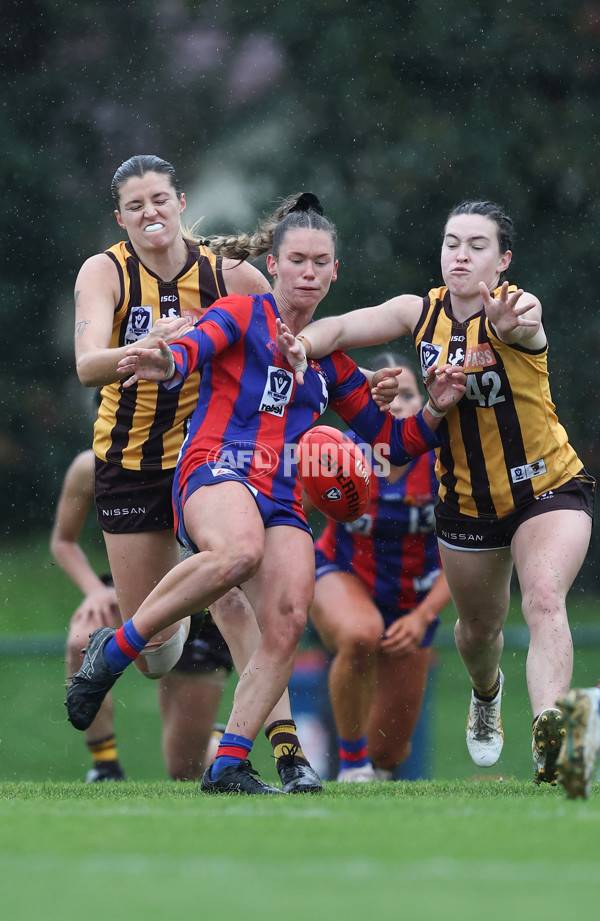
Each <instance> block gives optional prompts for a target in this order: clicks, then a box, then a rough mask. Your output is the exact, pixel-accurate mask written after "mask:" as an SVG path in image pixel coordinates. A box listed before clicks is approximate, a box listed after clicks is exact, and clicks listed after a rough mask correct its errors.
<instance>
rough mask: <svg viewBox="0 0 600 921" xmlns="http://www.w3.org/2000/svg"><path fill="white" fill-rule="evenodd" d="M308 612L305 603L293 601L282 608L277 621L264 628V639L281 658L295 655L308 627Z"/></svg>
mask: <svg viewBox="0 0 600 921" xmlns="http://www.w3.org/2000/svg"><path fill="white" fill-rule="evenodd" d="M307 620H308V612H307V610H306V606H305V605H295V604H293V603H290V604H287V605H285V606H284V607H283V608H282V609H281V610H280V616H279V617H278V618H277V619H276V621H275V622H273V623H271V624H269V626H268V627H267V628H266V629H265V630H263V634H262V635H263V640H264V642H265V644H267V645H268V646H269V647H270V648H271V649H272V650H273V651H274V652H275V654H276V655H277V656H278V657H279V658H284V659H287V658H289V657H290V656H291V655H294V653H295V652H296V649H297V648H298V644H299V643H300V640H301V638H302V634H303V633H304V630H305V629H306V622H307Z"/></svg>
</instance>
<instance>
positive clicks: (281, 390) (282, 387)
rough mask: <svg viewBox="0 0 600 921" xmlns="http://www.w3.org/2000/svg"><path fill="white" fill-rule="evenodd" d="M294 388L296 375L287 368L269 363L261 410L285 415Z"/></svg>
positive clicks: (274, 414) (276, 414)
mask: <svg viewBox="0 0 600 921" xmlns="http://www.w3.org/2000/svg"><path fill="white" fill-rule="evenodd" d="M293 389H294V375H293V374H292V372H291V371H286V369H285V368H276V367H275V366H274V365H269V368H268V371H267V381H266V383H265V389H264V390H263V395H262V398H261V401H260V410H259V411H260V412H261V413H271V414H272V415H273V416H283V413H284V410H285V407H286V406H287V404H288V403H289V402H290V398H291V396H292V390H293Z"/></svg>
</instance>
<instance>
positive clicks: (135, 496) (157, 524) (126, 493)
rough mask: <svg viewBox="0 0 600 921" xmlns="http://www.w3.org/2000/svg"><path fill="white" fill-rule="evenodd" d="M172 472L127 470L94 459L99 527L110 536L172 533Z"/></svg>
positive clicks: (95, 494)
mask: <svg viewBox="0 0 600 921" xmlns="http://www.w3.org/2000/svg"><path fill="white" fill-rule="evenodd" d="M174 473H175V471H174V470H126V469H125V468H124V467H120V466H119V465H118V464H110V463H108V462H107V461H101V460H99V459H98V458H96V475H95V479H94V498H95V500H96V511H97V514H98V524H99V525H100V527H101V528H102V530H103V531H107V532H108V533H109V534H141V533H143V532H145V531H166V530H173V500H172V498H171V491H172V488H173V475H174Z"/></svg>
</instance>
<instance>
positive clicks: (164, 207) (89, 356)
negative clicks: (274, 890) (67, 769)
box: [75, 155, 321, 792]
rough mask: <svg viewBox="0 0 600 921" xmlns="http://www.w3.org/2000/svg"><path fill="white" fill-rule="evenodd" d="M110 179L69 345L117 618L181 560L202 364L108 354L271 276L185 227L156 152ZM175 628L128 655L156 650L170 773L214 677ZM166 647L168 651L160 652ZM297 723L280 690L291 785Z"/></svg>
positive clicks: (174, 188)
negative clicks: (187, 444) (127, 384)
mask: <svg viewBox="0 0 600 921" xmlns="http://www.w3.org/2000/svg"><path fill="white" fill-rule="evenodd" d="M111 190H112V196H113V200H114V205H115V212H114V213H115V217H116V220H117V224H118V225H119V227H121V228H122V230H123V231H124V232H125V233H126V235H127V239H126V240H123V241H121V242H119V243H117V244H115V245H114V246H111V247H110V248H109V249H108V250H106V251H105V252H103V253H98V254H96V255H94V256H92V257H91V258H89V259H88V260H87V261H86V262H85V263H84V265H83V266H82V268H81V270H80V272H79V274H78V276H77V281H76V285H75V312H76V319H75V349H76V359H77V373H78V375H79V378H80V380H81V382H82V383H83V384H85V385H86V386H88V387H100V388H101V403H100V407H99V411H98V418H97V421H96V424H95V427H94V442H93V448H94V453H95V500H96V506H97V512H98V522H99V524H100V526H101V528H102V530H103V532H104V538H105V543H106V549H107V553H108V558H109V562H110V569H111V573H112V577H113V580H114V584H115V588H116V592H117V596H118V602H119V608H120V612H121V616H122V618H123V620H127V619H128V618H130V617H131V616H132V614H133V613H134V612H135V611H136V610H137V608H138V607H139V606H140V605H141V603H142V601H143V600H144V598H146V596H147V595H148V594H149V593H150V592H151V590H152V589H153V588H154V586H155V585H156V584H157V583H158V582H160V580H161V578H162V577H163V576H165V575H166V574H167V573H168V572H169V571H170V570H171V569H173V567H174V566H176V565H177V564H178V563H179V560H180V548H179V545H178V543H177V540H176V538H175V533H174V529H173V507H172V501H171V489H172V484H173V475H174V471H175V465H176V462H177V456H178V454H179V450H180V448H181V445H182V442H183V438H184V434H185V431H184V430H185V425H186V419H187V417H188V416H189V415H190V414H191V412H192V410H193V409H194V407H195V406H196V403H197V400H198V389H199V382H200V375H199V373H198V372H196V373H194V374H192V375H190V377H189V378H188V379H187V380H186V382H185V384H184V386H183V387H182V388H181V390H180V391H179V392H178V393H168V392H167V391H165V390H162V389H161V388H159V387H158V386H157V385H156V383H154V382H147V381H140V382H139V384H137V385H136V386H135V387H132V388H129V389H125V388H123V387H122V386H121V383H120V381H119V375H118V372H117V365H118V363H119V361H120V359H121V358H122V357H123V356H124V355H125V353H126V350H127V348H128V346H130V345H132V344H137V345H141V346H143V347H145V348H151V347H152V346H153V345H156V342H157V339H158V338H159V337H163V338H164V339H166V340H167V341H172V340H173V339H175V338H177V336H178V335H180V334H181V333H182V332H184V331H185V330H189V329H191V328H192V325H193V324H194V323H195V322H196V321H197V320H199V319H200V318H201V317H202V315H203V314H204V312H205V311H206V310H207V309H208V308H209V307H210V306H211V304H212V303H213V302H214V301H215V300H216V299H217V298H219V297H222V296H225V295H227V294H248V293H250V292H253V293H255V292H259V293H267V292H269V291H270V290H271V288H270V285H269V283H268V282H267V280H266V278H265V277H264V276H263V275H262V274H261V272H259V271H258V269H256V268H255V267H254V266H252V265H249V264H248V263H247V262H246V261H245V257H240V258H236V259H230V258H226V257H221V256H217V255H215V254H214V253H213V252H212V251H211V249H210V247H209V245H208V241H206V240H201V239H197V238H196V237H195V236H194V233H193V231H186V230H185V229H184V228H182V224H181V217H182V214H183V211H184V210H185V206H186V202H185V193H184V192H182V190H181V187H180V183H179V180H178V178H177V175H176V173H175V170H174V168H173V166H172V165H171V164H170V163H168V162H167V161H166V160H163V159H161V158H160V157H156V156H149V155H143V156H135V157H131V158H130V159H129V160H126V161H125V162H124V163H122V164H121V166H120V167H119V169H118V170H117V171H116V173H115V175H114V178H113V181H112V186H111ZM217 604H218V609H217V607H216V606H215V608H213V610H212V613H213V614H214V616H215V618H218V621H219V627H220V628H221V629H222V632H224V633H225V634H226V637H225V638H226V640H227V641H228V645H229V647H230V650H231V653H232V656H233V659H234V661H235V662H236V666H237V668H238V669H239V670H242V669H243V667H244V666H245V664H246V662H247V661H248V658H249V657H250V655H251V653H252V651H253V649H254V648H255V646H256V643H257V641H258V639H257V637H258V635H259V634H258V627H257V625H256V620H255V618H254V614H253V612H252V610H251V609H250V607H249V605H248V603H247V602H246V600H245V598H244V596H243V594H242V593H241V592H239V591H238V590H237V589H235V590H233V591H232V592H231V593H229V594H228V595H227V597H226V598H223V599H222V600H220V601H219V602H218V603H217ZM186 621H187V618H186ZM182 636H185V624H183V625H181V626H180V623H177V624H175V625H173V626H171V627H169V628H167V629H165V630H164V631H162V633H161V634H159V635H158V636H157V637H155V638H154V639H153V641H152V644H150V645H151V646H152V645H153V648H154V649H155V650H156V652H152V651H151V654H150V656H149V657H148V658H145V657H143V656H142V657H140V658H139V659H138V660H137V663H138V667H139V669H140V671H142V672H143V673H146V674H147V673H148V671H149V666H148V664H147V663H148V662H150V661H152V662H153V665H152V666H151V667H152V668H153V671H154V674H153V677H157V675H161V674H162V677H160V680H159V700H160V705H161V711H162V715H163V724H164V727H163V728H164V738H165V739H166V742H165V757H166V761H167V764H168V766H169V770H170V773H171V774H172V775H173V776H178V777H186V778H190V779H191V778H195V777H197V776H198V771H199V769H200V763H201V761H202V758H203V752H202V751H201V749H202V745H201V744H199V743H198V741H197V740H195V738H194V733H193V732H190V731H189V725H190V723H191V722H192V721H194V720H195V722H196V733H195V735H196V736H197V735H199V734H200V735H202V734H201V733H199V732H198V726H199V725H200V722H199V718H198V715H197V714H199V713H202V712H203V711H204V710H205V711H207V712H212V710H213V709H214V698H215V689H214V687H211V686H210V681H207V680H206V677H207V676H205V675H201V674H196V675H194V674H192V673H191V671H192V669H191V668H188V669H187V671H188V672H190V673H189V674H186V675H185V676H182V674H181V672H182V671H184V666H183V664H182V663H183V662H184V660H187V659H189V656H190V649H189V647H188V646H186V649H185V650H184V653H183V656H182V658H179V655H180V653H181V645H182V643H183V640H182ZM171 637H173V638H172V639H171ZM169 639H171V643H172V648H173V649H174V650H175V651H174V652H171V651H169V652H168V653H166V652H165V651H164V650H165V648H166V644H165V643H164V641H166V640H169ZM193 642H194V643H196V644H198V643H199V642H200V640H194V641H193ZM215 654H217V655H218V654H219V649H218V648H216V649H215ZM167 655H168V656H170V659H168V660H167V661H163V660H164V658H166V657H167ZM157 657H158V658H161V661H160V662H159V664H158V665H156V664H154V663H155V662H156V659H157ZM171 660H173V661H171ZM173 662H178V666H179V670H180V672H179V676H178V677H175V676H173V675H172V674H171V673H169V674H168V675H167V674H165V672H166V671H168V669H169V668H170V667H171V665H172V664H173ZM208 677H209V678H210V676H208ZM178 678H181V679H183V678H185V679H186V680H178ZM78 728H85V727H83V726H82V727H78ZM294 728H295V727H294V724H293V721H292V719H291V716H290V709H289V700H288V698H287V691H286V692H285V694H284V697H283V698H282V700H281V701H280V703H279V704H278V705H277V706H276V708H275V710H274V711H273V713H272V714H271V715H270V718H269V720H268V723H267V733H268V736H269V740H270V741H271V744H272V745H273V748H274V751H275V754H276V757H277V767H278V770H280V772H284V773H285V780H284V785H285V784H287V785H289V787H290V788H293V790H294V792H304V791H307V792H310V791H313V790H315V789H321V783H320V781H319V779H318V777H317V776H316V774H315V773H314V772H313V771H312V768H311V767H310V765H309V764H308V762H307V761H306V759H305V758H304V756H303V753H302V749H301V748H300V745H299V743H298V739H297V738H295V735H293V733H294ZM283 730H285V732H283ZM282 732H283V736H284V738H285V741H286V742H287V741H288V740H289V738H290V737H292V738H294V739H295V754H294V756H293V758H290V757H287V758H286V757H285V756H283V755H282V753H281V748H282V746H281V737H282ZM204 741H205V742H208V738H205V740H204ZM292 748H294V746H291V747H290V746H287V749H288V750H290V751H291V750H292ZM199 749H200V752H199Z"/></svg>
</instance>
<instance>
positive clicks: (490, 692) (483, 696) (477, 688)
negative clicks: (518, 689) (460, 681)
mask: <svg viewBox="0 0 600 921" xmlns="http://www.w3.org/2000/svg"><path fill="white" fill-rule="evenodd" d="M471 685H472V687H473V693H474V694H475V697H477V698H478V699H479V700H493V699H494V697H495V696H496V694H497V693H498V691H499V690H500V669H498V671H497V673H496V677H495V678H494V680H493V682H492V683H491V684H490V685H489V687H482V686H481V685H479V684H473V682H471Z"/></svg>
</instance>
